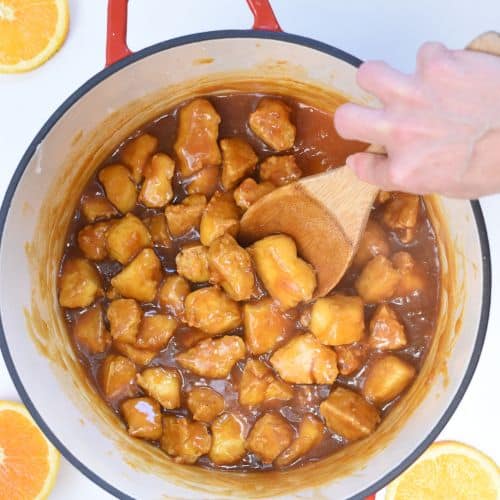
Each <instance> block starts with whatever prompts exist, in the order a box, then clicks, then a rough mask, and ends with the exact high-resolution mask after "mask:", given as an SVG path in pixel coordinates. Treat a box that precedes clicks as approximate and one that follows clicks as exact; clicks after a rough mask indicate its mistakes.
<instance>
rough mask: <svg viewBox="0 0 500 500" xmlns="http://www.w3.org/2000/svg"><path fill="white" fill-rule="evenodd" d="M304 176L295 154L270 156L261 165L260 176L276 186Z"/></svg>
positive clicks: (263, 180) (264, 180) (262, 179)
mask: <svg viewBox="0 0 500 500" xmlns="http://www.w3.org/2000/svg"><path fill="white" fill-rule="evenodd" d="M301 177H302V170H300V168H299V167H298V165H297V162H296V161H295V156H293V155H285V156H270V157H269V158H267V159H266V160H264V161H263V162H262V164H261V166H260V170H259V178H260V180H261V181H262V182H270V183H271V184H273V185H274V186H284V185H286V184H290V183H291V182H295V181H296V180H298V179H300V178H301Z"/></svg>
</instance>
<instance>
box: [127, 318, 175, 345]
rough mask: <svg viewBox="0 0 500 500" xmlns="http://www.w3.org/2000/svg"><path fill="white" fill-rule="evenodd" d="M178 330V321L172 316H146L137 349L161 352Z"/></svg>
mask: <svg viewBox="0 0 500 500" xmlns="http://www.w3.org/2000/svg"><path fill="white" fill-rule="evenodd" d="M176 328H177V321H176V320H175V319H174V318H171V317H170V316H166V315H164V314H155V315H154V316H144V318H142V321H141V325H140V327H139V333H138V335H137V340H136V342H135V347H137V348H138V349H148V350H151V351H161V350H162V349H164V348H165V347H166V346H167V344H168V343H169V341H170V339H171V338H172V335H173V334H174V331H175V329H176Z"/></svg>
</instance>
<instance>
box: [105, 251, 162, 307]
mask: <svg viewBox="0 0 500 500" xmlns="http://www.w3.org/2000/svg"><path fill="white" fill-rule="evenodd" d="M160 280H161V263H160V259H158V257H157V256H156V254H155V253H154V251H153V250H152V249H151V248H145V249H144V250H142V251H141V253H140V254H139V255H138V256H137V257H136V258H135V259H134V260H133V261H132V262H131V263H130V264H129V265H128V266H127V267H125V268H124V269H123V270H122V271H121V272H120V273H118V274H117V275H116V276H115V277H114V278H112V279H111V285H112V286H113V287H114V288H116V289H117V290H118V292H119V293H120V294H121V295H123V296H124V297H128V298H131V299H136V300H138V301H139V302H153V300H154V298H155V296H156V290H157V288H158V284H159V283H160Z"/></svg>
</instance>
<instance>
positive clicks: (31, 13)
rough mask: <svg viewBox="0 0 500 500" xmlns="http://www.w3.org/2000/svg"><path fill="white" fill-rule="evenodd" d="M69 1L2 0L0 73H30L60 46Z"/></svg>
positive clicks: (63, 38) (66, 28)
mask: <svg viewBox="0 0 500 500" xmlns="http://www.w3.org/2000/svg"><path fill="white" fill-rule="evenodd" d="M68 26H69V7H68V0H0V73H19V72H21V71H29V70H30V69H33V68H36V67H37V66H40V65H41V64H43V63H44V62H45V61H47V59H49V58H50V57H52V56H53V55H54V54H55V53H56V52H57V51H58V50H59V48H60V47H61V45H62V44H63V42H64V40H65V39H66V35H67V33H68Z"/></svg>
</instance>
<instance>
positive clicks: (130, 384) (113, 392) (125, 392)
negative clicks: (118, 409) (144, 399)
mask: <svg viewBox="0 0 500 500" xmlns="http://www.w3.org/2000/svg"><path fill="white" fill-rule="evenodd" d="M136 374H137V373H136V370H135V364H134V363H133V362H132V361H130V359H127V358H125V357H124V356H119V355H117V354H109V355H108V356H107V357H106V359H105V360H104V361H103V363H102V365H101V367H100V369H99V380H100V385H101V389H102V391H103V393H104V396H105V397H106V398H107V399H111V400H116V399H123V398H131V397H133V396H135V395H136V394H137V392H138V388H137V384H136V382H135V376H136Z"/></svg>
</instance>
